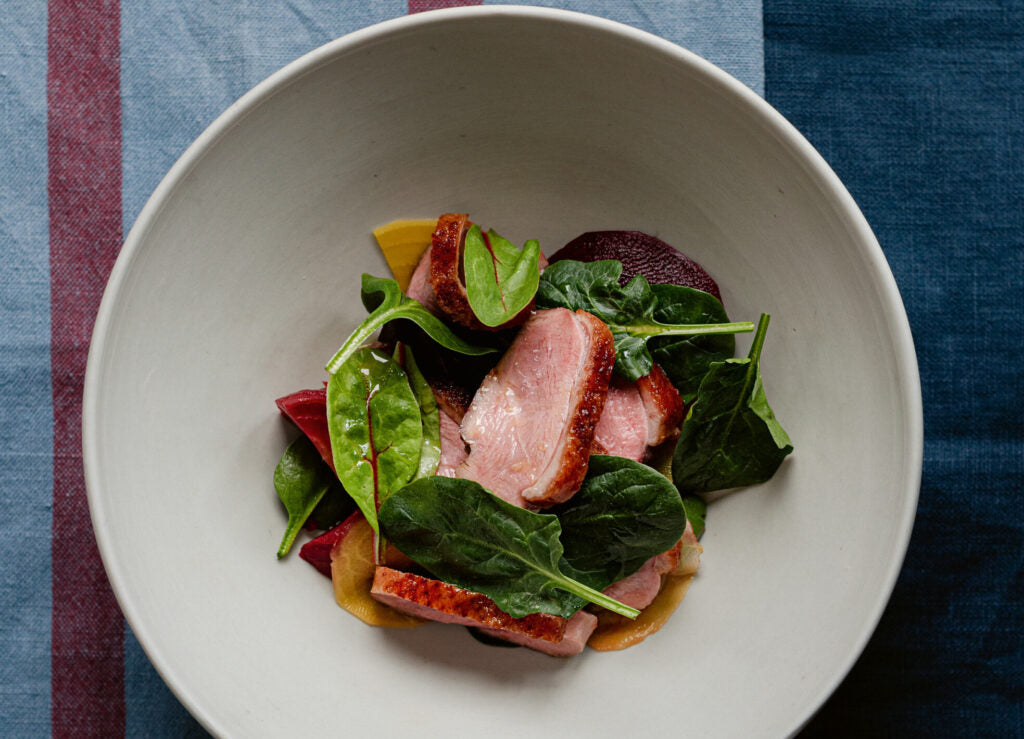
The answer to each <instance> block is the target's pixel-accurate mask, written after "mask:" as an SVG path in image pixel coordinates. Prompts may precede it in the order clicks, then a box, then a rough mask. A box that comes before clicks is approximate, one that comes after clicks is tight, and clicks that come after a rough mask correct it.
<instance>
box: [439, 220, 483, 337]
mask: <svg viewBox="0 0 1024 739" xmlns="http://www.w3.org/2000/svg"><path fill="white" fill-rule="evenodd" d="M469 225H470V222H469V215H468V214H466V213H445V214H444V215H442V216H441V217H440V218H438V219H437V228H435V229H434V235H433V237H432V239H431V243H430V285H431V287H432V288H433V289H434V301H435V303H436V305H437V307H438V308H439V309H440V310H441V312H442V313H444V315H445V316H447V317H448V318H450V319H451V320H453V321H455V322H456V323H458V324H460V325H462V326H465V327H466V328H472V329H477V330H485V329H487V327H486V326H484V325H483V324H482V323H480V321H478V320H477V318H476V316H475V315H474V314H473V309H472V308H471V307H470V305H469V298H468V297H467V296H466V286H465V285H464V284H463V279H462V275H463V271H462V247H463V243H464V240H465V236H466V229H467V228H469Z"/></svg>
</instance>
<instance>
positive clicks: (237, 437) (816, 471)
mask: <svg viewBox="0 0 1024 739" xmlns="http://www.w3.org/2000/svg"><path fill="white" fill-rule="evenodd" d="M446 211H464V212H468V213H470V214H471V215H472V217H473V218H474V220H476V221H477V222H481V223H484V224H485V225H489V226H493V227H495V228H496V229H498V230H499V231H500V232H501V233H502V234H503V235H506V236H508V237H510V238H512V239H513V240H516V241H518V242H519V243H522V241H523V240H525V239H526V238H533V237H536V238H539V239H540V240H541V245H542V248H544V250H545V251H546V252H547V253H549V254H550V253H551V252H553V251H554V250H556V249H557V248H559V247H560V246H561V245H563V244H564V243H565V242H566V241H568V240H569V239H571V238H572V237H574V236H576V235H577V234H579V233H581V232H583V231H588V230H599V229H606V228H608V229H623V228H625V229H638V230H643V231H647V232H649V233H652V234H655V235H657V236H659V237H661V238H662V239H664V240H666V241H668V242H669V243H671V244H673V245H675V246H676V247H678V248H679V249H681V250H682V251H684V252H686V253H687V254H689V255H690V256H692V257H693V258H695V259H697V260H698V261H699V262H701V263H702V264H703V265H704V266H705V267H706V268H707V269H708V271H709V272H710V273H711V274H712V275H713V276H714V277H715V278H716V279H717V280H718V282H719V284H720V285H721V287H722V290H723V296H724V301H725V304H726V307H727V308H728V309H729V312H730V315H731V316H732V317H733V318H734V319H735V320H756V319H757V315H758V313H759V312H761V311H764V312H768V313H771V315H772V324H771V328H770V330H769V333H768V340H767V344H766V349H765V354H764V358H763V374H764V377H765V382H766V387H767V391H768V394H769V398H770V399H771V402H772V405H773V407H774V408H775V411H776V413H777V415H778V416H779V418H780V420H781V421H782V423H783V424H784V425H785V427H786V429H787V431H788V432H789V434H790V436H791V437H792V439H793V441H794V443H795V446H796V451H795V453H794V455H793V456H792V457H791V458H790V459H789V460H788V461H787V462H786V463H785V464H784V466H783V468H782V469H781V471H780V473H779V474H778V475H777V476H776V477H775V478H774V479H773V480H772V481H771V482H770V483H768V484H766V485H762V486H759V487H757V488H754V489H750V490H747V491H745V492H743V493H742V494H738V495H733V496H729V497H726V498H724V499H722V500H720V501H718V502H716V503H715V504H714V505H713V506H712V508H711V510H710V511H709V516H708V531H707V535H706V536H705V538H704V540H703V545H704V549H705V552H704V558H703V566H702V569H701V571H700V574H699V575H698V577H697V578H696V579H695V581H694V584H693V586H692V587H691V589H690V591H689V594H688V596H687V598H686V600H685V601H684V602H683V605H682V606H681V608H680V609H679V611H678V612H677V613H676V614H675V616H674V617H673V618H672V620H671V621H670V622H669V624H668V625H667V626H666V627H665V629H664V630H663V631H662V632H661V633H659V634H657V635H656V636H654V637H652V638H651V639H650V640H648V641H647V642H646V643H644V644H642V645H640V646H638V647H636V648H633V649H629V650H626V651H623V652H619V653H607V654H598V653H594V652H589V653H585V654H584V655H582V656H581V657H579V658H575V659H572V660H555V659H551V658H548V657H545V656H543V655H540V654H535V653H532V652H529V651H527V650H495V649H491V648H488V647H485V646H482V645H480V644H477V643H476V642H475V641H473V640H472V639H471V637H470V636H469V635H468V634H467V633H466V632H465V631H464V630H463V629H458V628H453V627H443V626H439V625H430V626H426V627H423V628H421V629H419V630H414V631H411V632H406V631H385V630H378V629H371V628H369V627H367V626H364V625H363V624H362V623H361V622H359V621H357V620H356V619H354V618H353V617H351V616H349V615H348V614H346V613H344V612H343V611H341V610H340V609H339V608H338V607H337V606H336V605H335V604H334V601H333V598H332V595H331V588H330V583H329V582H328V581H327V580H326V579H324V578H322V577H321V576H320V575H318V574H317V573H316V572H315V571H313V569H312V568H310V567H309V566H308V565H307V564H305V563H304V562H302V561H300V560H299V559H298V557H297V556H296V555H295V554H294V553H293V554H292V555H291V556H289V557H288V558H287V559H285V560H283V561H281V562H277V561H275V558H274V552H275V550H276V547H277V543H278V541H279V538H280V535H281V533H282V531H283V526H284V516H283V512H282V509H281V508H280V505H279V503H278V502H277V500H276V497H275V495H274V491H273V487H272V484H271V475H272V471H273V468H274V465H275V463H276V461H277V458H278V456H279V454H280V452H281V450H282V449H283V447H284V445H285V443H286V441H287V439H289V438H291V437H292V436H293V435H294V432H293V430H292V429H291V428H289V426H288V425H287V424H286V423H285V422H284V421H283V420H282V419H281V418H280V417H279V415H278V413H277V411H276V409H275V407H274V404H273V400H274V399H275V398H277V397H278V396H281V395H284V394H287V393H289V392H291V391H293V390H297V389H300V388H305V387H316V386H318V384H319V383H320V382H322V381H323V380H324V379H325V374H324V372H323V370H322V367H323V364H324V362H325V361H326V359H328V358H329V357H330V356H331V354H332V353H333V352H334V350H335V349H336V348H337V346H338V345H339V343H340V342H341V341H342V340H343V339H344V337H345V336H347V334H348V332H349V331H350V329H351V328H352V327H353V326H354V325H355V324H356V323H357V322H358V321H359V320H361V319H362V317H363V316H364V315H365V313H364V311H363V309H362V306H361V304H360V301H359V298H358V285H359V275H360V273H362V272H371V273H374V274H378V275H387V274H388V272H387V267H386V266H385V263H384V261H383V259H382V258H381V256H380V254H379V253H378V251H377V249H376V247H375V245H374V242H373V239H372V236H371V234H370V231H371V229H372V228H374V227H375V226H377V225H380V224H381V223H384V222H386V221H389V220H392V219H394V218H399V217H420V218H423V217H436V216H437V215H438V214H439V213H441V212H446ZM738 343H739V346H740V348H741V349H743V350H745V348H746V346H747V345H748V343H749V338H741V339H740V340H739V342H738ZM916 383H917V378H916V366H915V365H914V362H913V349H912V347H911V346H910V338H909V331H908V330H907V327H906V320H905V317H904V315H903V313H902V306H901V304H900V302H899V297H898V294H897V292H896V290H895V286H894V284H893V282H892V278H891V275H890V274H889V272H888V269H887V267H886V265H885V262H884V260H883V258H882V256H881V253H880V251H879V250H878V248H877V245H876V244H875V243H874V240H873V237H872V236H871V234H870V231H869V230H868V229H867V226H866V224H864V222H863V219H862V218H861V217H860V215H859V213H858V212H857V210H856V208H855V206H853V204H852V201H851V200H850V199H849V197H848V195H846V193H845V191H844V190H842V188H841V186H840V185H839V184H838V182H837V181H836V180H835V178H834V176H833V175H832V174H831V172H829V171H828V169H827V167H825V165H824V164H823V163H822V162H821V161H820V159H818V158H817V157H816V155H814V154H813V152H812V151H811V149H810V147H809V146H807V145H806V143H805V142H803V140H802V139H800V138H799V136H798V135H797V134H796V133H795V132H794V131H792V129H790V128H789V127H788V125H787V124H785V123H784V122H783V121H782V120H781V118H779V117H778V116H777V115H776V114H774V113H773V112H772V111H771V110H770V109H769V108H768V106H767V105H765V104H764V103H763V102H760V101H759V100H758V99H756V98H755V96H754V95H753V93H749V91H746V90H745V89H744V88H742V87H741V86H740V85H739V83H736V82H734V81H732V80H731V79H730V78H727V77H726V75H725V74H724V73H722V72H719V71H718V70H715V69H714V68H712V67H711V66H710V65H708V64H707V63H705V62H702V61H701V60H699V59H697V58H695V57H693V56H691V55H689V54H687V53H685V52H682V51H681V50H679V49H677V48H676V47H673V46H671V45H669V44H667V43H665V42H660V41H657V40H655V39H654V38H653V37H650V36H647V35H645V34H642V33H640V32H636V31H632V30H629V29H625V28H624V27H621V26H617V25H615V24H612V23H608V22H603V21H597V20H594V19H588V18H584V17H581V16H574V15H569V14H563V13H552V12H542V11H513V10H508V9H490V10H489V11H488V12H475V13H474V12H454V13H449V14H446V15H439V16H435V15H428V16H423V17H421V18H418V19H415V18H413V19H405V20H402V21H398V22H392V23H389V24H386V25H385V26H384V27H383V28H377V29H371V30H369V31H366V32H360V33H359V34H356V35H354V36H352V37H347V38H346V39H343V40H341V41H339V42H335V43H334V44H331V45H329V46H328V47H325V48H324V49H321V50H320V51H318V52H314V54H312V55H310V56H309V57H307V58H305V59H303V60H301V61H300V62H298V63H296V64H295V65H292V66H291V67H289V68H288V69H287V70H285V72H283V73H279V75H277V76H276V77H275V78H273V79H272V80H271V81H269V82H268V83H264V85H262V86H261V87H260V88H257V90H256V91H255V92H254V93H251V94H250V95H249V96H247V98H245V99H244V100H243V102H242V104H241V105H240V106H237V107H236V108H235V109H233V110H231V111H229V112H228V113H227V114H226V116H225V117H224V118H222V119H221V120H220V121H218V122H217V123H216V124H215V125H214V127H213V128H212V129H211V130H210V131H208V132H207V133H206V134H204V136H203V137H202V138H201V139H200V141H199V142H198V143H197V144H196V145H195V146H194V147H193V148H192V149H191V150H190V151H189V153H188V154H186V156H185V158H184V159H183V161H182V162H180V163H179V164H178V165H177V166H176V168H175V169H174V170H173V171H172V173H171V175H169V177H168V179H167V180H166V181H165V182H164V183H163V184H162V185H161V187H160V189H159V190H158V191H157V193H156V195H155V196H154V199H153V200H152V201H151V202H150V204H149V205H148V206H147V208H146V210H145V211H144V213H143V215H142V216H141V218H140V220H139V222H138V224H137V226H136V228H135V229H134V230H133V231H132V233H131V235H130V238H129V240H128V244H127V245H126V248H125V250H124V253H123V254H122V257H121V260H120V261H119V263H118V265H117V267H116V269H115V274H114V278H113V279H112V281H111V286H110V288H109V290H108V293H107V295H106V297H105V300H104V304H103V308H102V310H101V314H100V317H99V320H98V323H97V334H96V338H95V340H94V345H93V354H92V356H91V358H90V366H89V378H88V390H87V398H86V422H85V435H86V458H87V467H88V469H87V475H88V483H89V491H90V502H91V505H92V508H93V517H94V523H95V526H96V529H97V533H98V536H99V539H100V542H101V548H102V551H103V554H104V558H105V561H106V563H107V567H108V570H109V573H110V575H111V579H112V581H113V583H114V585H115V588H116V590H117V592H118V595H119V598H120V600H121V604H122V607H123V608H124V609H125V612H126V614H127V616H128V618H129V619H130V621H131V623H132V625H133V627H134V628H135V629H136V632H137V633H138V635H139V637H140V639H141V641H142V642H143V644H144V646H145V647H146V649H147V651H148V652H149V654H150V656H151V657H152V658H153V660H154V662H155V664H156V665H157V666H158V668H159V669H160V671H161V672H162V674H163V675H164V677H165V678H166V679H167V680H168V681H169V683H170V684H171V686H172V687H173V688H174V689H175V691H176V692H177V693H178V695H179V696H180V697H182V698H183V700H184V701H185V702H186V704H187V705H188V706H189V707H190V708H191V710H193V712H194V713H196V715H197V716H198V717H199V718H200V719H201V720H202V721H203V722H204V723H205V724H206V725H207V727H208V728H211V729H212V730H214V731H216V732H218V733H228V734H233V735H238V736H255V735H262V734H271V733H288V734H298V735H302V734H313V733H316V732H319V731H323V730H324V728H325V727H330V730H331V731H334V730H335V729H338V728H339V727H343V728H344V730H345V731H346V732H347V733H350V734H353V735H362V734H363V733H364V732H365V733H367V734H369V733H370V732H371V731H373V732H374V733H378V734H380V735H385V736H387V735H393V734H397V733H398V732H399V731H414V732H416V734H417V735H427V736H429V735H435V734H437V735H440V734H442V733H448V732H450V729H451V721H452V720H453V714H452V713H451V712H450V711H449V710H442V709H456V710H458V712H459V713H458V714H457V715H458V720H459V721H460V722H462V723H463V724H464V725H469V726H480V727H483V726H486V727H488V731H489V733H491V734H493V735H500V736H505V735H513V734H518V735H526V736H530V735H535V734H540V733H541V732H544V733H545V734H550V735H555V734H556V733H564V732H569V733H571V732H574V731H576V730H579V729H580V728H581V727H588V728H589V729H591V733H595V732H596V733H597V734H598V735H608V736H611V735H622V734H623V733H625V734H631V733H633V732H634V731H635V730H636V727H637V723H636V722H637V718H638V716H642V719H641V720H642V721H643V722H645V723H646V725H647V726H648V730H651V731H657V730H662V729H668V728H676V727H679V726H686V728H687V730H688V731H689V732H690V733H692V734H694V735H704V736H710V735H716V736H740V735H761V734H769V735H770V734H776V735H777V734H785V733H788V732H790V731H793V730H795V729H796V728H797V727H798V726H799V725H800V724H801V723H802V722H803V721H804V720H805V719H806V718H807V717H808V716H809V715H810V713H811V712H813V710H814V709H815V708H816V707H817V706H818V705H819V704H820V702H821V701H822V700H823V699H824V697H825V696H827V694H828V693H829V692H830V690H831V689H832V688H833V687H834V685H835V684H836V683H837V681H838V680H839V679H841V677H842V675H843V674H844V673H845V671H846V670H847V669H848V667H849V666H850V664H851V663H852V660H853V659H854V658H855V657H856V655H857V654H858V653H859V651H860V649H861V648H862V646H863V643H864V641H865V640H866V638H867V636H868V635H869V633H870V631H871V629H872V628H873V626H874V624H875V622H876V621H877V618H878V616H879V614H880V611H881V608H882V606H883V605H884V602H885V600H886V598H887V596H888V593H889V591H890V589H891V587H892V583H893V581H894V578H895V574H896V572H897V570H898V567H899V564H900V561H901V559H902V555H903V552H904V549H905V547H906V541H907V537H908V534H909V527H910V522H911V520H912V516H913V510H914V505H915V501H916V490H917V487H916V486H917V481H918V475H919V470H920V408H919V396H918V395H917V394H916V393H917V390H916V388H917V384H916ZM640 707H643V708H644V710H642V711H641V710H640Z"/></svg>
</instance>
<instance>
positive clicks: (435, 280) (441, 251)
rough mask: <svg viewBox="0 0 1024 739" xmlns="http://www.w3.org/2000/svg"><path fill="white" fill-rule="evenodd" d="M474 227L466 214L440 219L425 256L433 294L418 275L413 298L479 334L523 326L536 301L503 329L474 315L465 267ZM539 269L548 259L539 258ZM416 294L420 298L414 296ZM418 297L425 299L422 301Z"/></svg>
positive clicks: (412, 286) (453, 214)
mask: <svg viewBox="0 0 1024 739" xmlns="http://www.w3.org/2000/svg"><path fill="white" fill-rule="evenodd" d="M472 225H473V223H472V221H470V220H469V215H467V214H466V213H445V214H444V215H442V216H441V217H440V218H438V219H437V227H436V228H435V229H434V234H433V237H432V238H431V243H430V248H429V249H428V250H427V254H426V255H425V256H424V258H425V259H429V262H430V271H429V287H430V288H431V291H430V292H432V293H433V294H432V295H429V294H428V290H427V289H426V286H424V285H423V284H422V282H423V280H422V275H421V276H420V277H419V278H417V275H416V274H415V273H414V276H413V282H412V283H410V291H409V295H410V297H414V298H416V299H417V300H420V302H422V303H424V305H427V302H424V301H425V300H426V301H428V302H430V303H431V306H436V308H437V311H439V312H440V313H441V314H442V315H443V316H444V317H446V318H448V319H449V320H452V321H454V322H456V323H458V324H459V325H461V326H465V327H466V328H471V329H474V330H477V331H501V330H504V329H508V328H514V327H516V326H521V325H523V324H524V323H526V321H527V319H529V317H530V312H531V311H532V310H533V306H534V301H533V300H531V301H530V303H529V305H527V306H526V307H525V308H523V309H522V310H521V311H519V313H517V314H516V315H515V316H514V317H513V318H511V319H510V320H508V321H506V322H505V323H503V324H501V325H500V326H485V325H484V324H483V323H481V322H480V321H479V320H478V319H477V317H476V314H475V313H473V308H472V307H471V306H470V304H469V297H468V296H467V295H466V277H465V275H466V272H465V269H464V266H463V258H464V257H463V248H464V246H465V240H466V230H467V229H468V228H469V227H470V226H472ZM537 266H538V268H539V269H540V270H541V271H543V270H544V268H545V267H547V266H548V260H547V259H546V258H545V257H544V255H543V254H541V255H539V256H538V258H537ZM420 272H421V270H420V266H417V267H416V273H420ZM424 272H425V271H424ZM414 291H415V292H416V295H413V292H414ZM417 296H422V299H421V298H420V297H417ZM431 310H433V307H431Z"/></svg>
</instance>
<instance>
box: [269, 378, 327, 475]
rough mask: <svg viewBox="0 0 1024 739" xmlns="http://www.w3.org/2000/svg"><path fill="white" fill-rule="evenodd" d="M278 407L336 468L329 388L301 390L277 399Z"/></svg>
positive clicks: (325, 459)
mask: <svg viewBox="0 0 1024 739" xmlns="http://www.w3.org/2000/svg"><path fill="white" fill-rule="evenodd" d="M275 402H276V403H277V407H278V408H279V409H280V410H281V413H283V414H284V415H285V416H286V417H288V419H290V420H291V422H292V423H294V424H295V425H296V426H298V427H299V430H300V431H302V433H304V434H305V435H306V436H308V437H309V440H310V441H311V442H313V446H315V447H316V450H317V451H318V452H320V456H321V457H323V458H324V461H325V462H327V464H328V465H329V466H330V468H331V469H332V470H334V453H333V452H332V451H331V435H330V432H329V431H328V430H327V390H326V388H323V389H320V390H299V391H298V392H297V393H292V394H291V395H285V396H284V397H283V398H278V399H277V400H276V401H275Z"/></svg>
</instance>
